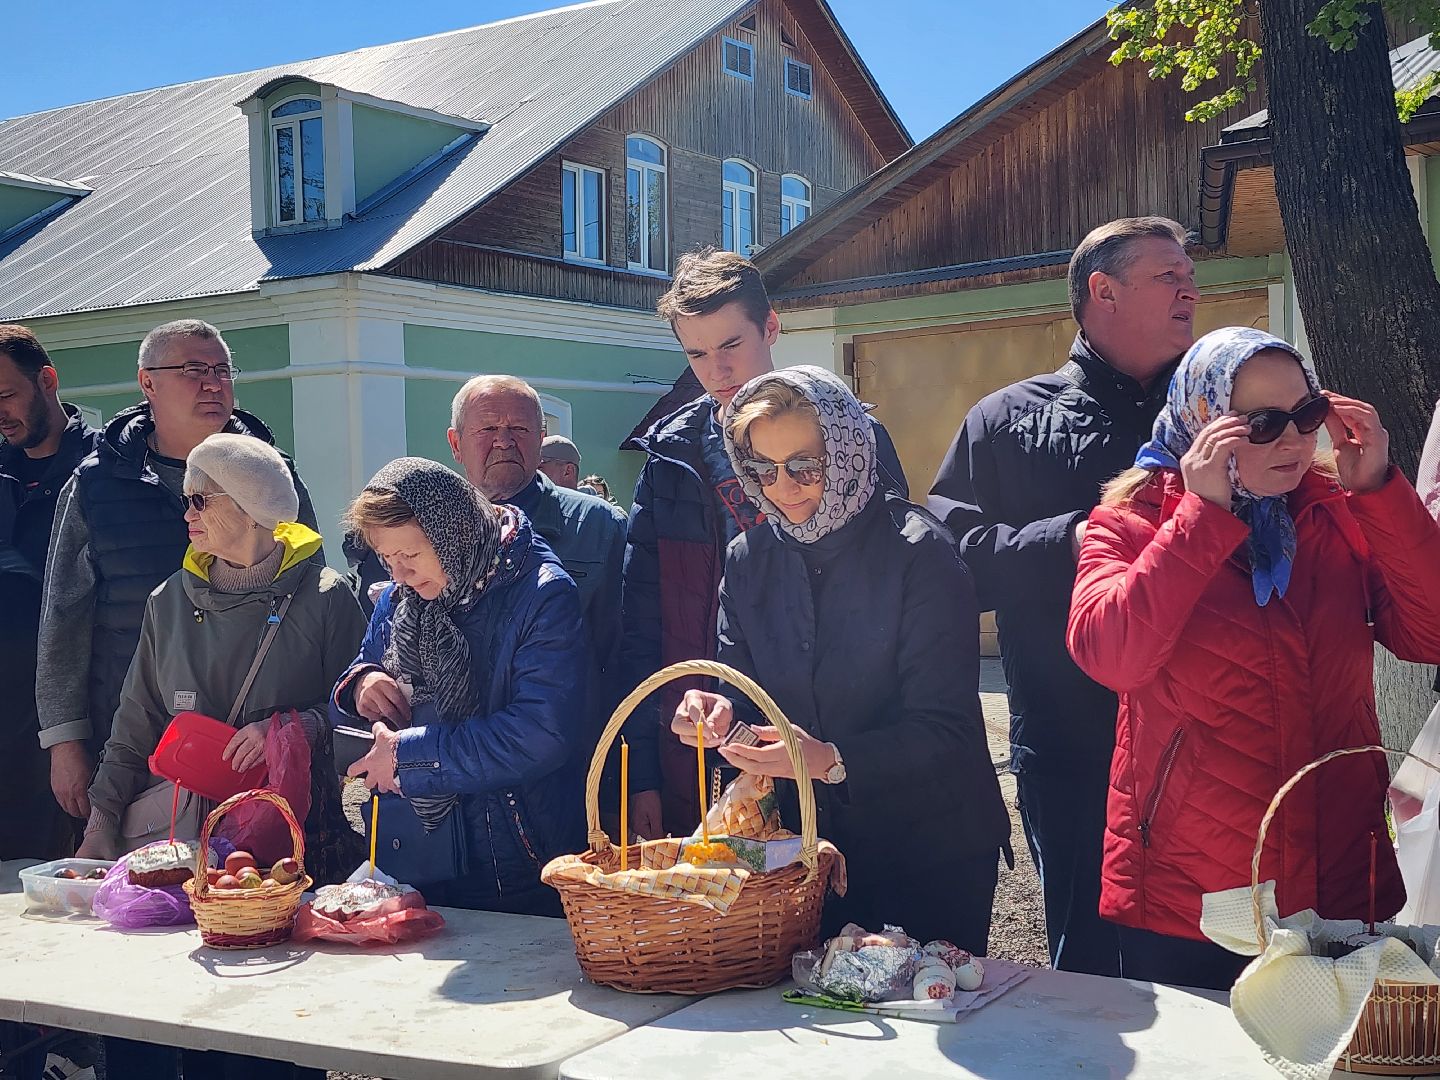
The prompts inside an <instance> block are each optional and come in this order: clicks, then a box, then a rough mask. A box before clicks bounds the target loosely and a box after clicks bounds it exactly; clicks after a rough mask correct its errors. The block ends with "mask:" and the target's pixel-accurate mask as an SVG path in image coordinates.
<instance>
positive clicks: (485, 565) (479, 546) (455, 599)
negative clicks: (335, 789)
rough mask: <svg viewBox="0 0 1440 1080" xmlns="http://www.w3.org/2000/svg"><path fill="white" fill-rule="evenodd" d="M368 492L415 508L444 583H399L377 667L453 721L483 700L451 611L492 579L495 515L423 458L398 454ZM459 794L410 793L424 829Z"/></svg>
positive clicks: (497, 535)
mask: <svg viewBox="0 0 1440 1080" xmlns="http://www.w3.org/2000/svg"><path fill="white" fill-rule="evenodd" d="M365 489H366V490H367V491H383V492H389V493H391V494H394V495H398V496H399V497H400V499H401V500H403V501H404V502H405V504H406V505H407V506H409V507H410V509H411V510H412V511H413V512H414V514H415V521H416V524H418V525H419V526H420V529H421V531H422V532H423V533H424V534H425V538H426V539H427V540H429V541H430V544H431V546H432V547H433V548H434V549H435V554H436V556H437V557H438V558H439V560H440V567H441V569H443V570H444V571H445V577H446V579H447V580H446V583H445V588H444V590H443V591H442V592H441V593H440V595H439V596H437V597H436V598H435V599H434V600H426V599H424V598H422V597H421V596H420V594H419V593H417V592H415V590H414V589H412V588H410V587H409V586H408V585H397V586H396V588H395V596H396V601H395V604H394V608H393V613H392V617H391V623H390V644H389V645H388V646H387V647H386V649H385V654H384V656H383V657H381V666H382V667H383V668H384V669H385V671H386V673H387V674H388V675H390V676H391V677H392V678H394V679H395V680H396V681H397V682H400V681H404V682H408V683H409V684H410V685H411V687H412V691H413V692H412V695H411V704H412V705H424V704H426V703H428V702H433V703H434V705H435V709H436V711H437V712H438V713H439V714H440V719H441V720H442V721H447V722H452V723H453V722H457V721H460V720H464V719H465V718H466V717H469V716H473V715H475V714H476V713H477V712H478V711H479V709H480V707H481V704H482V702H483V701H484V687H481V686H477V685H476V680H475V679H474V678H473V672H472V669H471V665H470V644H469V642H468V641H467V640H466V639H465V634H464V632H463V631H461V629H460V627H459V626H457V625H456V624H455V619H454V615H455V613H456V612H457V611H459V610H464V609H465V608H467V607H468V606H469V605H471V604H473V603H474V602H475V601H476V600H477V599H478V598H479V597H480V594H481V593H482V592H483V591H484V589H485V586H486V585H487V584H488V583H489V581H490V577H491V575H492V574H493V572H494V568H495V566H496V564H497V562H498V561H499V557H500V551H501V537H502V532H501V522H500V516H499V514H498V513H497V512H496V509H495V507H493V506H492V505H491V504H490V503H489V501H488V500H487V499H486V498H485V496H483V495H482V494H480V492H479V491H477V490H476V489H475V488H474V486H472V485H471V484H470V482H469V481H468V480H465V479H464V478H463V477H461V476H458V475H456V474H455V473H454V472H452V471H451V470H450V469H447V468H446V467H445V466H444V465H441V464H439V463H438V462H434V461H430V460H428V459H426V458H414V457H404V458H397V459H396V460H394V461H392V462H390V464H388V465H386V466H385V467H384V468H383V469H381V470H380V471H379V472H378V473H376V474H375V476H374V477H373V478H372V479H371V481H370V483H368V484H366V485H365ZM457 801H458V796H453V795H451V796H442V797H440V798H436V799H412V800H411V804H412V805H413V806H414V808H415V812H416V813H417V814H418V815H419V816H420V818H421V820H422V821H424V822H425V825H426V827H427V828H434V827H435V826H436V825H438V824H439V823H440V822H441V820H443V819H444V817H445V815H446V814H448V813H449V812H450V810H451V809H452V808H453V807H454V805H455V803H456V802H457Z"/></svg>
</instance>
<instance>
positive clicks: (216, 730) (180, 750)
mask: <svg viewBox="0 0 1440 1080" xmlns="http://www.w3.org/2000/svg"><path fill="white" fill-rule="evenodd" d="M234 737H235V729H234V728H232V727H231V726H230V725H229V724H225V723H222V722H221V721H219V720H216V719H215V718H214V717H213V716H206V715H205V714H204V713H198V712H182V713H177V714H176V715H175V719H174V720H171V721H170V726H169V727H167V728H166V729H165V734H164V735H161V736H160V742H159V744H158V745H156V747H155V752H154V753H153V754H151V755H150V771H151V772H153V773H154V774H155V775H156V776H163V777H164V778H165V779H166V780H169V781H171V782H173V783H175V784H178V785H179V786H180V787H182V788H184V789H185V790H186V791H193V792H194V793H195V794H196V795H199V796H200V797H201V798H204V799H209V800H210V801H211V802H217V803H218V802H224V801H225V800H226V799H228V798H230V796H231V795H236V794H239V793H240V792H242V791H249V790H250V789H251V788H258V787H260V786H261V785H263V784H264V782H265V765H264V763H261V764H259V765H256V766H255V767H254V768H252V769H249V770H247V771H245V772H243V773H238V772H236V771H235V770H234V769H232V768H231V767H230V763H229V762H228V761H226V760H225V759H224V758H223V757H221V755H222V754H223V753H224V752H225V747H227V746H229V745H230V740H231V739H233V738H234Z"/></svg>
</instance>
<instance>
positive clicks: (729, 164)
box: [720, 158, 755, 255]
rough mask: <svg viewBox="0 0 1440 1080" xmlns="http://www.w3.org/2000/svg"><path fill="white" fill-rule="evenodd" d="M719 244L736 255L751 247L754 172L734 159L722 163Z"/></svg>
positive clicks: (746, 252)
mask: <svg viewBox="0 0 1440 1080" xmlns="http://www.w3.org/2000/svg"><path fill="white" fill-rule="evenodd" d="M723 179H724V185H723V189H724V202H723V204H722V208H721V215H720V240H721V243H723V244H724V246H725V248H726V249H727V250H729V251H733V252H735V253H736V254H737V255H749V254H750V249H751V248H752V247H754V246H755V170H754V169H752V168H751V167H750V166H749V165H747V164H745V162H743V161H737V160H735V159H734V158H731V159H730V160H728V161H726V162H725V170H724V174H723Z"/></svg>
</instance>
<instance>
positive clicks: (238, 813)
mask: <svg viewBox="0 0 1440 1080" xmlns="http://www.w3.org/2000/svg"><path fill="white" fill-rule="evenodd" d="M265 769H266V775H265V788H266V790H268V791H273V792H275V793H276V794H277V795H279V796H280V797H281V798H283V799H284V800H285V801H286V802H287V803H289V804H290V812H291V813H293V814H294V815H295V820H296V822H298V823H299V825H300V826H301V829H302V830H303V829H304V826H305V818H306V817H307V816H308V815H309V813H310V744H309V742H307V741H306V739H305V729H304V727H302V726H301V724H300V718H299V716H298V714H296V712H295V710H293V709H291V710H290V711H289V712H285V713H278V712H277V713H275V714H274V715H273V716H272V717H271V718H270V730H269V731H267V732H266V733H265ZM213 835H215V836H223V837H225V838H226V839H227V840H229V841H230V842H231V843H232V844H234V845H235V850H237V851H248V852H249V853H250V854H251V855H254V856H255V865H256V866H262V867H263V866H270V865H271V864H273V863H275V862H276V861H277V860H279V859H285V858H288V857H290V856H291V855H294V854H295V846H294V844H293V843H292V842H291V839H290V826H288V825H286V824H285V819H284V818H283V817H281V816H280V811H278V810H276V809H275V807H273V806H271V805H270V804H268V803H247V804H246V805H244V806H239V807H236V808H235V809H234V810H232V811H231V812H230V813H229V814H227V815H225V817H224V818H223V819H221V821H220V822H219V823H218V824H217V825H216V826H215V829H214V833H213Z"/></svg>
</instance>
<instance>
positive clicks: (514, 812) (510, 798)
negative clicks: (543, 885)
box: [505, 791, 540, 868]
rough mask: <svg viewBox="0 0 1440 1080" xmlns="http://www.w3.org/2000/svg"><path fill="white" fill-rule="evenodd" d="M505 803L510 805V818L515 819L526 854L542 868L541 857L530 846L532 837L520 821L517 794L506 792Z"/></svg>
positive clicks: (516, 828) (516, 829)
mask: <svg viewBox="0 0 1440 1080" xmlns="http://www.w3.org/2000/svg"><path fill="white" fill-rule="evenodd" d="M505 801H506V802H508V803H509V804H510V816H511V817H513V818H514V819H515V832H516V833H517V834H518V835H519V837H520V844H521V846H522V847H524V848H525V854H526V855H529V856H530V861H531V862H533V863H534V864H535V866H536V867H537V868H538V867H539V866H540V857H539V856H538V855H536V854H535V849H534V848H533V847H531V846H530V837H529V836H528V835H527V834H526V832H525V825H524V823H523V822H522V821H521V820H520V808H519V807H517V806H516V805H515V793H514V792H513V791H507V792H505Z"/></svg>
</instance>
